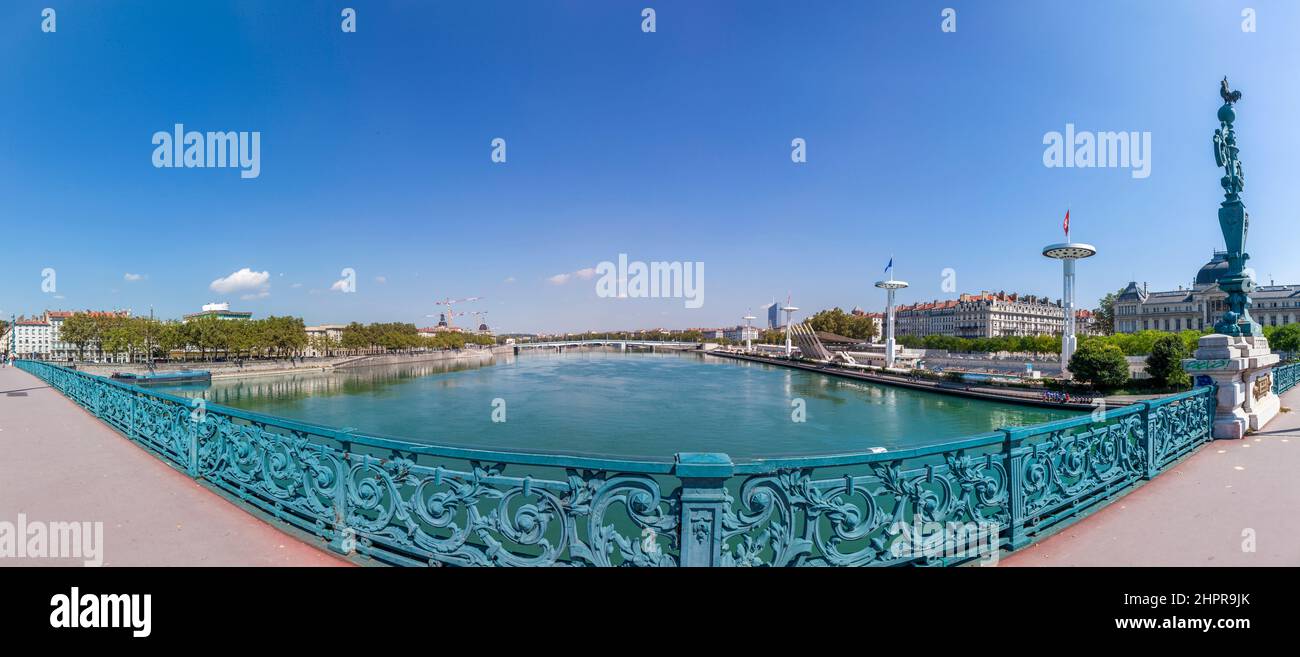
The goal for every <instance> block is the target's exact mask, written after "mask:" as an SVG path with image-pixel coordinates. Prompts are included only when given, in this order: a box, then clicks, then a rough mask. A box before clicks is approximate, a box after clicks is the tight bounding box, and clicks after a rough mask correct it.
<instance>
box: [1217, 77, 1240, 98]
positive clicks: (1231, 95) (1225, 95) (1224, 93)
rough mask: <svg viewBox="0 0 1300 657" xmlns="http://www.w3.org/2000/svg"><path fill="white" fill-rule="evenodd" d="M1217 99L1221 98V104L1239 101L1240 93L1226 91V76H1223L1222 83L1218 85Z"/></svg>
mask: <svg viewBox="0 0 1300 657" xmlns="http://www.w3.org/2000/svg"><path fill="white" fill-rule="evenodd" d="M1219 97H1220V98H1223V102H1225V103H1228V104H1232V103H1235V102H1237V101H1239V100H1241V92H1240V91H1232V90H1230V89H1228V76H1226V75H1225V76H1223V82H1221V83H1219Z"/></svg>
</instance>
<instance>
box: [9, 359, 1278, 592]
mask: <svg viewBox="0 0 1300 657" xmlns="http://www.w3.org/2000/svg"><path fill="white" fill-rule="evenodd" d="M18 366H19V367H21V368H22V369H24V370H26V371H28V372H30V373H32V374H34V375H36V376H38V377H40V378H41V379H43V380H45V381H46V382H48V383H49V384H50V385H51V386H52V387H54V388H56V389H57V390H59V391H60V392H62V393H63V394H64V395H66V396H67V397H68V398H70V399H72V400H73V401H75V402H76V403H78V404H80V405H81V406H83V407H84V408H86V409H87V410H89V411H90V412H91V413H93V414H94V415H96V416H97V417H99V418H101V419H102V420H103V421H105V422H107V423H108V424H109V425H111V426H112V427H113V428H115V429H117V430H118V431H119V432H121V433H122V434H123V435H125V436H127V437H128V438H130V439H131V440H132V441H134V442H136V443H137V444H139V445H141V446H143V447H145V448H146V449H148V450H149V451H151V452H153V453H154V454H156V455H158V456H159V457H160V458H161V459H163V460H164V461H166V462H168V463H169V464H171V465H172V466H174V467H176V468H177V469H180V470H182V471H185V472H187V473H188V474H189V475H190V476H192V477H194V478H196V479H198V480H200V481H202V482H204V483H205V484H207V485H208V486H210V487H211V488H213V489H215V490H217V491H218V492H220V493H221V494H223V495H224V496H226V497H227V498H228V499H230V500H231V501H233V502H235V503H237V504H239V505H241V506H243V507H244V508H246V509H248V510H251V511H254V512H256V513H258V514H260V515H262V516H263V517H267V518H274V519H275V520H277V521H279V522H281V523H284V524H285V525H288V526H291V527H292V528H294V529H296V530H298V531H299V532H300V533H301V534H305V535H307V536H308V537H310V538H309V540H313V539H314V540H318V541H320V542H321V543H322V544H324V545H326V546H328V548H329V549H331V550H334V551H336V552H338V553H341V554H344V555H349V556H352V557H354V558H356V557H359V558H361V559H363V560H366V559H368V560H373V561H375V562H379V563H385V564H392V565H406V566H438V565H456V566H760V565H763V566H890V565H904V564H914V565H944V564H950V563H959V562H962V561H968V560H970V557H969V555H965V554H963V553H961V552H960V551H957V552H953V551H950V550H938V551H937V552H936V551H933V550H932V551H925V552H922V551H919V550H914V549H913V550H908V549H900V546H905V547H906V546H907V545H909V543H915V542H917V541H918V539H919V537H920V536H921V534H922V532H921V531H920V528H921V527H923V526H929V525H946V524H953V525H956V526H975V525H979V526H989V527H993V528H995V531H994V532H993V533H992V535H991V536H992V540H993V542H994V543H995V548H996V549H1015V548H1018V547H1021V546H1023V545H1026V544H1028V543H1031V542H1033V541H1035V540H1038V539H1039V538H1042V537H1043V536H1045V535H1046V534H1047V533H1048V532H1050V531H1052V530H1054V529H1056V528H1059V527H1061V526H1063V525H1065V524H1068V523H1069V522H1072V521H1073V520H1075V519H1077V518H1078V517H1079V516H1080V515H1081V514H1083V513H1085V512H1087V511H1088V510H1090V509H1092V508H1094V507H1096V506H1097V505H1100V504H1104V503H1105V502H1106V501H1108V500H1110V499H1113V498H1114V497H1115V496H1117V495H1119V494H1122V493H1123V492H1124V491H1126V490H1128V489H1129V488H1131V487H1132V486H1134V485H1138V484H1140V483H1141V482H1142V481H1143V480H1146V479H1150V478H1151V477H1154V476H1156V475H1157V474H1159V473H1160V472H1162V471H1164V470H1165V469H1167V468H1168V467H1170V465H1171V464H1173V463H1175V462H1176V461H1178V460H1179V459H1180V458H1182V457H1184V456H1186V455H1187V454H1189V453H1191V452H1192V451H1194V450H1195V449H1196V448H1197V447H1199V446H1200V445H1203V444H1205V443H1206V442H1208V441H1209V440H1211V433H1210V424H1211V421H1212V418H1213V415H1214V403H1215V396H1214V389H1213V388H1198V389H1195V390H1192V391H1189V392H1185V393H1181V394H1177V395H1172V396H1169V397H1164V398H1161V399H1155V400H1151V401H1148V402H1142V403H1138V404H1134V405H1132V406H1126V407H1121V408H1116V409H1112V410H1109V411H1106V412H1105V413H1102V414H1099V416H1097V417H1094V416H1088V415H1085V416H1081V417H1078V418H1072V419H1067V420H1061V421H1057V422H1050V423H1047V424H1042V425H1037V426H1031V427H1018V428H1009V429H1003V430H999V431H997V432H993V433H989V434H984V435H980V436H974V437H970V438H964V439H960V440H956V441H950V442H945V443H941V444H937V445H930V446H925V447H918V448H913V449H905V450H896V451H892V452H881V453H875V452H871V453H861V454H847V455H835V456H816V457H799V458H789V459H758V460H751V461H744V462H738V463H733V462H732V460H731V459H730V458H729V457H728V456H727V455H725V454H696V453H679V454H677V455H676V456H675V457H674V459H673V460H662V461H655V460H620V459H605V458H592V457H584V456H571V455H562V454H546V453H521V452H499V451H488V450H476V449H464V448H456V447H448V446H438V445H425V444H418V443H412V442H409V441H405V440H398V439H392V438H387V437H382V436H373V435H366V434H361V433H358V432H355V431H352V430H344V429H336V428H332V427H325V426H320V425H313V424H308V423H303V422H298V421H294V420H288V419H284V418H277V417H271V416H267V415H261V414H257V413H250V412H247V411H241V410H239V409H234V408H227V407H223V406H218V405H215V404H205V405H204V406H203V410H202V412H201V413H196V412H194V409H193V407H192V404H191V401H192V400H190V399H187V398H183V397H177V396H174V395H170V394H167V393H162V392H154V391H149V390H145V389H143V388H139V387H136V386H131V385H127V384H123V383H119V382H116V381H112V380H110V379H105V378H101V377H96V376H92V375H88V374H85V373H83V372H78V371H75V370H70V369H66V368H63V367H58V366H55V365H50V364H47V363H42V362H38V361H19V362H18ZM1278 378H1279V379H1280V378H1281V377H1280V376H1279V377H1278ZM945 540H950V539H945ZM932 547H933V546H932ZM939 547H951V546H939Z"/></svg>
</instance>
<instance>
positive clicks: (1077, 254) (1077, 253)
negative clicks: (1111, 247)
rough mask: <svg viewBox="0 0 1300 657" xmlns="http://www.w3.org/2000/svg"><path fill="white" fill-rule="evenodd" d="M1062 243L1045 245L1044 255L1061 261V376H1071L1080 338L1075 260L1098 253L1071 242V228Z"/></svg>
mask: <svg viewBox="0 0 1300 657" xmlns="http://www.w3.org/2000/svg"><path fill="white" fill-rule="evenodd" d="M1065 240H1066V241H1064V242H1062V243H1060V244H1049V245H1047V246H1045V247H1043V255H1045V256H1047V257H1049V258H1056V259H1057V260H1060V261H1061V273H1062V286H1063V287H1062V290H1061V305H1062V306H1064V307H1065V324H1064V326H1063V327H1062V329H1061V376H1062V377H1064V378H1067V379H1068V378H1070V356H1073V355H1074V350H1075V347H1077V346H1078V340H1077V339H1076V338H1075V337H1074V319H1075V318H1074V261H1075V260H1081V259H1083V258H1091V257H1092V256H1094V255H1097V247H1095V246H1093V245H1091V244H1084V243H1082V242H1071V241H1070V233H1069V229H1067V230H1066V233H1065Z"/></svg>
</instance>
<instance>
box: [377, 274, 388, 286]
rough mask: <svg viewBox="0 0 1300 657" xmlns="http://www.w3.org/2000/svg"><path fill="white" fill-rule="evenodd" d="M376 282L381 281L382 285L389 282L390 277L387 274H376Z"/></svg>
mask: <svg viewBox="0 0 1300 657" xmlns="http://www.w3.org/2000/svg"><path fill="white" fill-rule="evenodd" d="M375 282H376V283H379V284H380V285H383V284H384V283H387V282H388V277H387V276H376V277H375Z"/></svg>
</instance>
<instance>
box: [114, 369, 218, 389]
mask: <svg viewBox="0 0 1300 657" xmlns="http://www.w3.org/2000/svg"><path fill="white" fill-rule="evenodd" d="M112 378H113V380H114V381H121V382H122V383H130V384H133V385H137V386H147V385H172V384H177V383H208V382H211V381H212V372H210V371H208V370H174V371H171V372H139V373H137V372H113V377H112Z"/></svg>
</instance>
